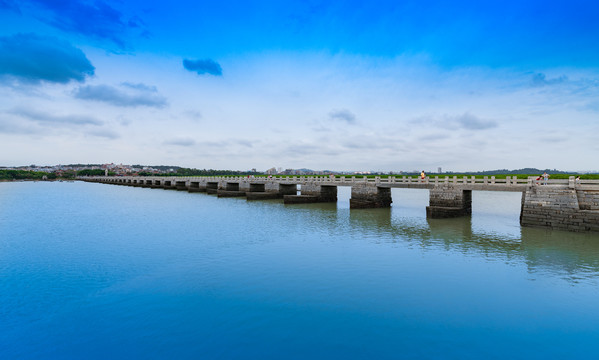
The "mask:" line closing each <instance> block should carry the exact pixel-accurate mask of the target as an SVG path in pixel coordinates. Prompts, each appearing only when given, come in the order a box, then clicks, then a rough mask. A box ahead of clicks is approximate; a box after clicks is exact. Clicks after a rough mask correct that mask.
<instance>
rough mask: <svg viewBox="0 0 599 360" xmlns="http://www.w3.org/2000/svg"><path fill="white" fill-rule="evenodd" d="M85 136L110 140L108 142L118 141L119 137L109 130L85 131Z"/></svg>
mask: <svg viewBox="0 0 599 360" xmlns="http://www.w3.org/2000/svg"><path fill="white" fill-rule="evenodd" d="M86 134H87V135H90V136H95V137H100V138H104V139H110V140H114V139H118V138H120V137H121V136H120V135H119V134H118V133H116V132H115V131H112V130H109V129H96V130H90V131H87V132H86Z"/></svg>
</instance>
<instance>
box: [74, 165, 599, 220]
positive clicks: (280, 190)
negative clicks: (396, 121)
mask: <svg viewBox="0 0 599 360" xmlns="http://www.w3.org/2000/svg"><path fill="white" fill-rule="evenodd" d="M79 179H80V180H83V181H89V182H100V183H106V184H116V185H128V186H139V187H149V188H160V189H172V190H182V191H189V192H206V193H208V194H216V195H217V196H219V197H232V196H245V197H247V199H248V200H260V199H277V198H282V199H283V201H284V203H285V204H296V203H314V202H336V201H337V187H338V186H350V187H351V199H350V208H352V209H359V208H384V207H390V206H391V202H392V199H391V189H392V188H410V189H412V188H413V189H428V190H429V193H430V202H429V206H427V207H426V215H427V217H430V218H451V217H458V216H469V215H471V214H472V191H473V190H479V191H514V192H521V193H522V207H521V212H520V224H521V225H523V226H537V227H549V228H553V229H559V230H568V231H599V180H579V181H576V180H575V178H574V177H570V178H569V179H564V180H559V179H552V180H549V181H548V182H547V184H546V185H545V184H543V181H542V180H541V181H537V180H535V179H534V178H528V179H517V178H516V177H513V178H512V177H509V176H508V177H506V178H505V179H496V178H495V177H494V176H490V177H487V176H485V177H484V178H482V179H480V178H478V179H477V178H475V177H474V176H472V177H466V176H464V177H457V176H454V177H451V178H450V177H448V176H446V177H443V178H440V177H438V176H435V177H434V178H433V177H426V178H424V179H421V178H419V177H415V178H414V177H406V176H403V177H394V176H389V177H387V178H381V177H374V178H367V177H363V178H357V177H354V176H352V177H345V176H341V177H328V176H324V177H323V176H284V177H281V176H275V177H233V176H222V177H160V176H149V177H136V176H126V177H118V176H115V177H107V176H100V177H80V178H79ZM298 191H299V192H300V194H299V195H298Z"/></svg>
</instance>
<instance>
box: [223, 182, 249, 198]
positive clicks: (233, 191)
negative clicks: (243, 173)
mask: <svg viewBox="0 0 599 360" xmlns="http://www.w3.org/2000/svg"><path fill="white" fill-rule="evenodd" d="M245 193H246V192H245V191H242V190H240V186H239V182H226V183H225V184H224V189H218V191H217V192H216V194H217V196H218V197H238V196H245Z"/></svg>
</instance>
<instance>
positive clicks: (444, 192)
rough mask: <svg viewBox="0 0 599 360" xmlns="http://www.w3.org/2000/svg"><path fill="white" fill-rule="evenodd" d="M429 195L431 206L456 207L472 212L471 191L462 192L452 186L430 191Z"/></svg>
mask: <svg viewBox="0 0 599 360" xmlns="http://www.w3.org/2000/svg"><path fill="white" fill-rule="evenodd" d="M429 194H430V199H429V206H440V207H456V208H462V209H470V210H472V191H471V190H462V189H460V188H454V187H450V186H438V187H435V188H433V189H430V193H429ZM471 212H472V211H471Z"/></svg>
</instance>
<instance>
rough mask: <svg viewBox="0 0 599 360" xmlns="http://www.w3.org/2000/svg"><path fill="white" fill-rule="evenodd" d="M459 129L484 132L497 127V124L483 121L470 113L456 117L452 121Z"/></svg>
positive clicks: (491, 121)
mask: <svg viewBox="0 0 599 360" xmlns="http://www.w3.org/2000/svg"><path fill="white" fill-rule="evenodd" d="M452 120H453V121H455V122H456V123H457V124H458V126H459V127H461V128H462V129H467V130H486V129H491V128H494V127H497V123H496V122H495V121H493V120H483V119H481V118H479V117H477V116H474V115H472V114H470V113H465V114H463V115H459V116H456V117H455V118H453V119H452Z"/></svg>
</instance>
